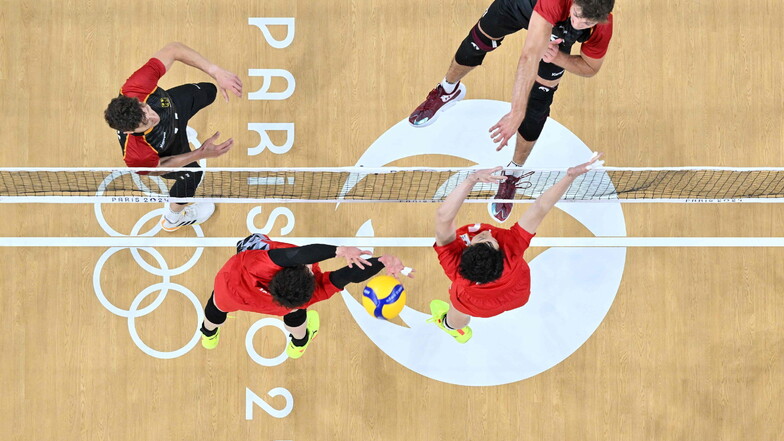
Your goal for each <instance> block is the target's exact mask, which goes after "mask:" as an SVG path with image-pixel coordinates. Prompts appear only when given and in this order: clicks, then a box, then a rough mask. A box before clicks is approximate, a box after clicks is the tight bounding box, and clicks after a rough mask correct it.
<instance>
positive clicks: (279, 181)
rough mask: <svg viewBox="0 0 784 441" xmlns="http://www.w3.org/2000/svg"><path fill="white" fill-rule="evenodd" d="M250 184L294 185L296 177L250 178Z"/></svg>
mask: <svg viewBox="0 0 784 441" xmlns="http://www.w3.org/2000/svg"><path fill="white" fill-rule="evenodd" d="M248 185H294V178H291V177H289V178H248Z"/></svg>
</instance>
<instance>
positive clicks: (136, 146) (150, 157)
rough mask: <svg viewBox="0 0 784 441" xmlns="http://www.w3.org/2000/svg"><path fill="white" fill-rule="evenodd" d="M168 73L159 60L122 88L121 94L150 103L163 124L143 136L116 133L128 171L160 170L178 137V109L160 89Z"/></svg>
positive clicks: (137, 72) (154, 60)
mask: <svg viewBox="0 0 784 441" xmlns="http://www.w3.org/2000/svg"><path fill="white" fill-rule="evenodd" d="M165 73H166V66H164V65H163V63H162V62H161V60H159V59H157V58H150V60H149V61H148V62H147V63H146V64H145V65H144V66H142V67H141V68H140V69H139V70H137V71H136V72H134V73H133V75H131V76H130V77H129V78H128V79H127V80H126V81H125V84H123V86H122V88H121V89H120V94H121V95H125V96H128V97H135V98H138V99H139V101H142V102H145V103H147V104H148V105H149V106H150V107H151V108H152V110H154V111H155V113H157V114H158V116H160V118H161V121H160V122H159V123H158V124H157V125H155V127H153V128H151V129H149V130H148V131H146V132H144V133H133V134H126V133H123V132H119V131H118V132H117V137H118V138H119V141H120V147H122V152H123V160H124V161H125V164H126V165H128V167H157V166H158V162H159V160H160V158H161V157H163V156H170V155H169V154H167V149H168V148H169V147H170V146H171V145H172V141H174V135H175V134H176V133H177V109H175V107H174V102H173V101H172V99H171V97H170V96H169V94H168V93H167V92H166V91H165V90H163V89H161V88H160V87H158V80H160V78H161V77H162V76H163V75H164V74H165Z"/></svg>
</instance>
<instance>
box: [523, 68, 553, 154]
mask: <svg viewBox="0 0 784 441" xmlns="http://www.w3.org/2000/svg"><path fill="white" fill-rule="evenodd" d="M556 90H558V86H555V87H547V86H543V85H541V84H539V83H537V82H534V87H533V88H532V89H531V94H530V95H529V96H528V106H527V107H526V109H525V119H523V123H522V124H520V127H519V128H518V129H517V133H519V134H520V136H522V137H523V139H525V140H526V141H536V140H537V139H539V135H541V134H542V129H543V128H544V123H545V122H547V117H548V116H550V105H551V104H553V97H554V96H555V91H556Z"/></svg>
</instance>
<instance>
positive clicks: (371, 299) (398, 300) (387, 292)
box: [362, 276, 406, 320]
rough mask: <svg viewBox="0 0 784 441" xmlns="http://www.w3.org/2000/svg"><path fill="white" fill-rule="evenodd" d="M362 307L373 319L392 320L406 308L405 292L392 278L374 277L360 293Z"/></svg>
mask: <svg viewBox="0 0 784 441" xmlns="http://www.w3.org/2000/svg"><path fill="white" fill-rule="evenodd" d="M362 306H364V307H365V309H366V310H367V312H368V313H369V314H370V315H372V316H373V317H375V318H378V319H383V320H389V319H393V318H395V317H397V315H398V314H400V311H402V310H403V307H404V306H406V290H405V288H403V285H402V284H400V282H399V281H398V280H397V279H396V278H394V277H392V276H377V277H374V278H372V279H370V281H369V282H368V284H367V286H366V287H365V290H364V291H362Z"/></svg>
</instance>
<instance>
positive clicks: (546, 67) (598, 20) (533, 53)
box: [408, 0, 614, 222]
mask: <svg viewBox="0 0 784 441" xmlns="http://www.w3.org/2000/svg"><path fill="white" fill-rule="evenodd" d="M613 6H614V0H495V1H494V2H493V4H491V5H490V7H489V8H488V9H487V11H486V12H485V14H484V15H483V16H482V17H481V18H480V19H479V21H478V22H477V23H476V25H474V27H473V28H472V29H471V31H470V32H469V34H468V36H467V37H466V38H465V40H463V42H462V43H461V44H460V46H459V47H458V49H457V52H456V53H455V57H454V58H453V60H452V63H451V65H450V66H449V70H448V71H447V73H446V76H445V77H444V80H443V81H441V83H439V84H438V85H436V87H435V89H433V90H432V91H431V92H430V94H429V95H428V96H427V98H426V99H425V101H424V102H423V103H422V104H420V105H419V107H417V108H416V110H414V112H413V113H411V116H409V119H408V121H409V123H410V124H411V125H413V126H414V127H425V126H427V125H429V124H432V123H433V122H434V121H435V120H436V119H437V118H438V116H439V114H440V113H441V112H443V111H444V110H446V109H447V108H449V107H450V106H452V105H454V104H455V103H456V102H458V101H460V100H461V99H463V97H464V96H465V94H466V88H465V85H463V84H462V83H461V82H460V80H461V79H462V78H463V77H465V76H466V75H467V74H468V73H469V72H470V71H471V70H472V69H474V68H475V67H476V66H479V65H480V64H482V61H483V60H484V57H485V55H486V54H487V53H488V52H491V51H493V50H495V49H496V48H498V46H500V45H501V42H502V41H503V39H504V37H505V36H507V35H509V34H512V33H514V32H517V31H519V30H520V29H527V30H528V33H527V35H526V39H525V44H524V45H523V49H522V52H521V55H520V59H519V62H518V66H517V73H516V75H515V82H514V89H513V92H512V110H511V111H510V112H509V113H508V114H506V115H504V116H503V117H502V118H501V119H500V120H499V121H498V123H497V124H495V125H494V126H493V127H491V128H490V130H489V132H490V137H491V138H492V139H493V142H495V143H497V144H498V147H497V149H496V150H501V149H502V148H504V147H505V146H506V145H507V144H508V142H509V140H510V139H511V138H512V137H513V136H514V135H515V133H517V134H518V135H519V136H518V137H517V141H516V144H515V152H514V155H513V157H512V161H511V162H510V164H509V167H512V168H514V167H517V168H519V167H521V166H522V165H523V163H524V162H525V160H526V159H527V158H528V155H529V154H530V152H531V150H532V149H533V146H534V144H535V143H536V141H537V139H539V135H540V134H541V131H542V129H543V127H544V124H545V121H546V120H547V117H548V115H549V114H550V105H551V104H552V102H553V95H554V94H555V91H556V90H557V88H558V83H559V82H560V80H561V77H562V76H563V74H564V71H569V72H571V73H573V74H575V75H580V76H584V77H590V76H593V75H595V74H596V73H597V72H598V71H599V68H600V67H601V65H602V61H603V59H604V56H605V54H606V53H607V47H608V44H609V42H610V38H611V37H612V14H611V11H612V8H613ZM575 43H581V47H580V54H579V55H571V48H572V46H573V45H574V44H575ZM506 174H507V176H508V179H507V180H506V181H504V182H502V183H501V184H500V185H499V190H498V194H496V199H513V198H514V194H515V192H516V187H515V185H516V184H517V181H518V180H519V179H520V177H521V176H522V175H523V172H522V171H521V170H507V172H506ZM511 209H512V204H511V203H494V204H493V206H492V211H493V215H494V216H495V217H496V219H498V220H499V221H502V222H503V221H505V220H506V219H507V218H508V217H509V213H510V212H511Z"/></svg>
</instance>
